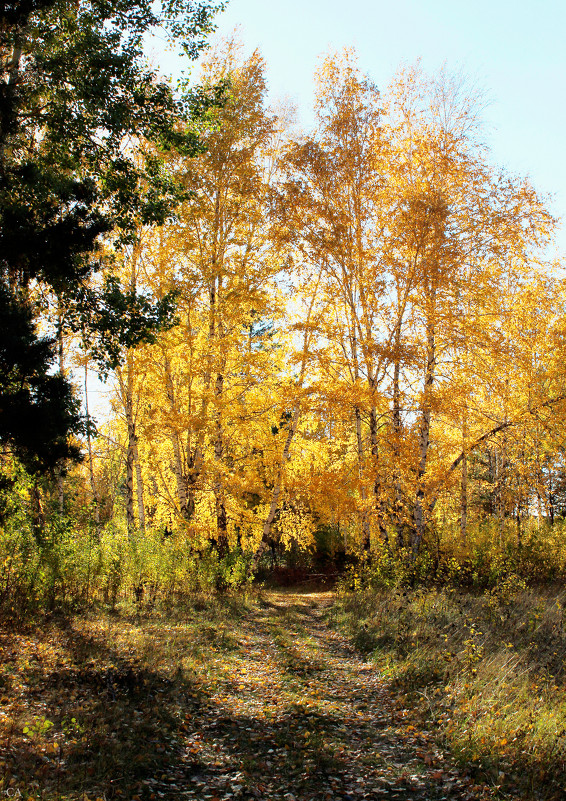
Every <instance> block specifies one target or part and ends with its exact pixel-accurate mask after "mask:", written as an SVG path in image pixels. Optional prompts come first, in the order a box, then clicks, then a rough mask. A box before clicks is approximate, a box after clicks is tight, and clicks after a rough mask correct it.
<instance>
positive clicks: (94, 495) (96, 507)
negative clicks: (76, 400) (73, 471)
mask: <svg viewBox="0 0 566 801" xmlns="http://www.w3.org/2000/svg"><path fill="white" fill-rule="evenodd" d="M84 392H85V412H86V442H87V450H88V475H89V479H90V491H91V493H92V504H93V507H94V522H95V524H96V529H97V532H98V529H99V527H100V505H99V500H98V493H97V491H96V481H95V480H94V464H93V459H92V434H91V423H90V414H89V410H88V363H87V362H86V361H85V365H84Z"/></svg>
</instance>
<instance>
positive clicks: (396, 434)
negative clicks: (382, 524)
mask: <svg viewBox="0 0 566 801" xmlns="http://www.w3.org/2000/svg"><path fill="white" fill-rule="evenodd" d="M394 347H395V363H394V366H393V492H394V510H393V522H394V524H395V530H396V532H397V547H398V548H402V547H403V546H404V544H405V543H404V541H403V513H402V509H403V493H402V490H401V465H400V460H401V434H402V424H401V387H400V379H401V353H400V348H401V323H400V321H399V323H398V324H397V327H396V329H395V346H394Z"/></svg>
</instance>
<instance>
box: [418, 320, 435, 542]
mask: <svg viewBox="0 0 566 801" xmlns="http://www.w3.org/2000/svg"><path fill="white" fill-rule="evenodd" d="M435 371H436V340H435V331H434V326H433V324H432V323H431V322H429V323H428V324H427V353H426V372H425V381H424V393H423V410H422V417H421V425H420V432H419V465H418V469H417V492H416V496H415V506H414V510H413V525H414V530H413V542H412V546H413V553H414V554H417V553H418V551H419V549H420V547H421V543H422V540H423V537H424V532H425V524H426V521H425V519H424V508H423V505H424V504H423V501H424V482H423V478H424V475H425V472H426V464H427V457H428V447H429V444H430V421H431V400H432V398H431V393H432V385H433V383H434V378H435Z"/></svg>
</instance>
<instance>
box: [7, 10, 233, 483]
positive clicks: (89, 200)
mask: <svg viewBox="0 0 566 801" xmlns="http://www.w3.org/2000/svg"><path fill="white" fill-rule="evenodd" d="M218 7H219V4H218V3H215V2H214V0H204V2H193V0H162V2H161V3H154V2H152V0H118V1H117V2H115V1H113V2H110V1H109V0H23V2H3V1H2V0H0V319H1V320H2V324H1V325H2V332H1V333H2V344H1V346H0V359H1V362H2V363H1V364H0V442H2V443H4V444H5V445H9V446H10V447H12V448H13V449H15V451H16V452H17V453H18V454H20V455H21V456H23V457H24V458H25V459H26V461H27V464H28V465H29V466H30V467H31V468H33V469H37V470H40V469H45V468H46V467H49V466H52V465H54V464H55V463H56V462H57V461H59V460H60V459H61V458H63V457H68V456H73V455H76V451H75V449H73V448H72V447H71V446H70V445H69V444H68V436H69V434H71V433H72V432H76V431H77V430H79V428H80V425H81V420H80V415H79V414H78V411H77V408H76V404H75V402H74V401H73V398H72V392H71V388H70V386H69V384H68V383H67V381H66V380H65V379H64V378H63V376H60V375H53V362H54V355H55V354H54V346H53V341H52V339H51V340H50V339H49V338H48V337H41V336H40V335H39V334H38V331H37V326H36V321H37V320H38V318H39V316H40V308H41V309H42V310H43V314H45V308H46V307H45V303H43V305H41V306H40V304H39V302H38V298H40V297H43V298H44V297H45V294H46V293H47V294H51V295H52V296H54V297H57V298H58V299H59V304H60V307H61V306H63V307H65V308H69V307H70V308H71V309H73V310H74V314H73V315H72V316H73V317H74V319H75V321H76V319H77V317H78V318H80V321H81V322H80V324H81V325H82V326H83V327H84V326H85V325H87V326H91V327H92V328H93V330H94V331H96V332H97V333H96V335H95V334H93V338H94V339H96V340H97V341H98V342H103V341H104V340H106V343H107V344H106V346H105V349H106V351H107V352H108V353H109V354H110V359H112V358H113V356H112V354H115V353H117V352H118V350H119V346H120V345H122V344H124V342H125V343H127V344H132V343H134V342H135V341H136V337H137V338H138V339H140V338H144V337H147V336H150V333H149V332H150V331H151V329H152V327H154V326H155V325H156V324H160V322H161V321H163V319H164V318H165V317H166V316H167V314H169V313H170V303H167V302H166V303H165V304H164V305H163V304H162V306H161V307H160V308H158V309H152V308H151V306H150V305H149V304H148V301H147V299H145V300H144V299H139V298H136V297H133V296H130V295H128V293H121V292H120V288H119V286H117V285H116V283H114V284H112V282H110V284H108V283H107V284H106V285H105V287H104V289H103V291H102V292H99V293H98V294H96V293H93V291H92V290H90V289H88V288H87V282H86V279H87V278H88V276H89V275H90V274H91V273H92V272H93V271H95V270H96V269H97V268H98V267H99V266H100V263H101V260H102V243H103V241H104V245H105V247H106V248H107V247H108V244H109V242H111V241H113V243H114V245H116V246H118V247H119V246H120V245H122V244H125V243H127V242H131V241H133V239H134V237H135V231H136V229H137V228H138V227H139V225H143V224H151V223H159V222H162V221H164V220H165V219H166V218H167V217H168V215H170V214H171V212H172V210H173V209H174V207H175V205H176V204H177V202H178V201H179V199H180V197H181V196H182V189H181V188H180V187H179V186H178V185H176V183H175V181H174V180H173V178H172V177H171V176H170V175H169V174H168V172H167V169H166V167H165V166H164V163H163V162H162V160H161V159H160V158H159V157H158V154H159V152H160V151H163V150H167V149H170V148H176V149H177V150H180V151H182V152H184V153H187V154H191V153H195V152H197V151H198V149H199V147H200V144H199V137H198V129H199V123H200V122H202V121H203V120H204V119H205V118H206V112H207V109H208V107H209V106H210V104H213V103H216V102H218V96H217V95H218V94H219V92H220V91H221V90H219V91H218V93H215V92H213V93H212V95H211V94H210V92H209V93H208V94H206V95H204V94H199V93H198V92H196V91H194V92H192V93H188V92H185V93H184V94H183V95H181V96H178V95H176V94H175V93H174V91H173V90H172V88H171V86H170V84H169V83H168V82H166V81H165V80H163V79H161V78H160V77H159V76H158V75H157V74H156V73H155V71H154V70H152V69H151V68H150V67H149V66H148V65H147V64H146V62H145V59H144V55H143V44H144V40H145V39H146V37H147V36H148V35H150V34H151V33H152V32H156V31H158V32H159V34H160V37H161V38H162V39H163V38H165V39H166V40H169V41H175V42H176V43H177V45H178V46H179V47H180V48H181V49H182V50H183V51H184V52H185V53H186V55H187V56H188V57H189V58H194V57H195V56H196V55H197V54H198V53H199V52H200V50H201V49H202V47H203V45H204V43H205V37H206V35H207V34H208V32H209V31H210V29H211V26H212V18H213V15H214V13H215V11H216V10H217V9H218ZM187 120H188V121H191V123H192V124H190V125H187V124H180V122H181V121H185V122H186V121H187ZM140 141H144V142H147V143H150V144H151V146H150V147H144V148H139V147H137V144H138V143H139V142H140ZM38 288H39V289H40V290H41V291H38ZM128 322H132V326H131V327H128ZM113 338H115V339H117V345H116V346H113V344H112V342H113Z"/></svg>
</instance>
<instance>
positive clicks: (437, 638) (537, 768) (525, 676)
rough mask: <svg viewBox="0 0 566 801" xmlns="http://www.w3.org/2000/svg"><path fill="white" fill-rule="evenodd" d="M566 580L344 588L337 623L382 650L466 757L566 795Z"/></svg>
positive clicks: (401, 688) (398, 684) (383, 666)
mask: <svg viewBox="0 0 566 801" xmlns="http://www.w3.org/2000/svg"><path fill="white" fill-rule="evenodd" d="M565 605H566V592H565V591H564V590H563V589H562V588H556V587H549V586H547V587H546V588H542V589H541V588H538V589H535V588H533V589H528V588H527V587H526V584H525V581H524V580H523V579H522V578H521V577H520V576H517V575H516V574H513V575H509V576H508V577H507V578H506V579H501V580H500V581H499V582H498V583H496V584H495V585H494V586H492V587H491V588H487V589H485V590H484V591H483V592H482V593H480V592H470V591H466V590H464V589H462V588H454V587H444V588H439V587H430V586H429V587H426V586H421V587H417V588H410V587H403V586H402V585H401V586H397V587H396V588H388V589H384V588H381V589H375V588H371V587H370V588H368V587H366V588H365V589H359V590H358V591H355V592H352V591H350V590H348V588H347V586H346V587H343V588H342V590H341V592H340V594H339V597H338V600H337V603H336V605H335V607H334V609H333V611H332V616H333V619H334V622H335V624H336V625H338V626H339V627H340V628H342V629H343V630H346V631H347V632H348V633H349V635H350V636H351V637H352V638H353V640H354V642H355V644H356V646H357V647H358V648H359V649H360V650H362V651H363V652H365V653H366V654H368V655H369V656H371V658H372V659H373V660H374V661H375V663H376V665H377V666H378V667H379V669H380V670H381V672H382V674H383V676H384V678H385V679H387V680H389V682H390V683H391V685H392V686H393V687H394V688H395V689H396V691H398V692H399V693H400V694H405V695H406V696H407V697H408V700H410V702H411V704H412V705H414V707H415V708H418V710H419V712H420V715H421V716H422V718H423V719H424V721H425V722H426V723H427V724H431V723H432V724H434V725H435V726H436V728H437V731H438V733H439V736H440V737H441V739H442V741H443V744H444V745H445V746H447V747H448V748H449V749H450V750H451V751H452V752H453V754H454V755H455V756H456V757H457V759H458V760H460V761H461V762H462V763H463V764H465V765H466V766H468V767H469V768H470V767H471V768H472V769H475V770H476V772H477V773H478V774H479V775H481V776H482V777H483V778H487V779H488V780H489V781H490V782H491V783H492V784H494V785H500V786H502V787H503V788H508V789H512V790H519V792H521V793H522V794H523V797H530V796H531V795H533V796H534V795H536V797H537V798H541V797H546V798H556V799H559V798H560V799H562V798H563V797H564V789H565V787H566V632H565V628H564V625H565V623H564V606H565Z"/></svg>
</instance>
